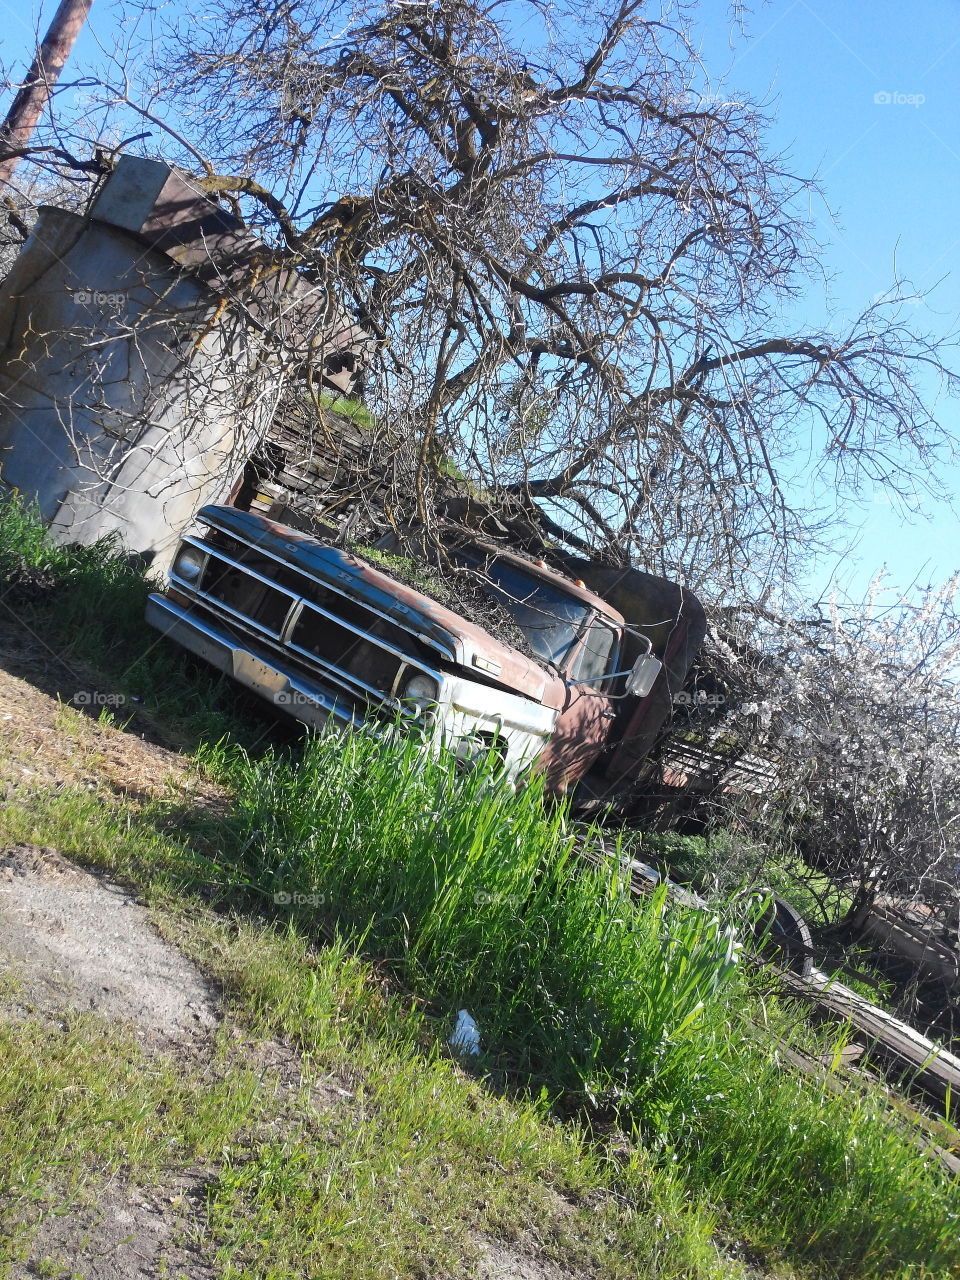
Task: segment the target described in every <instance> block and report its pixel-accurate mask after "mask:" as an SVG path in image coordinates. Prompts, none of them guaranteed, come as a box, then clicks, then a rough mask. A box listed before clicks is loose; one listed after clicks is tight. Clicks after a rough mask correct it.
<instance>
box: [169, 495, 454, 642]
mask: <svg viewBox="0 0 960 1280" xmlns="http://www.w3.org/2000/svg"><path fill="white" fill-rule="evenodd" d="M198 520H199V523H200V524H202V525H205V526H206V527H207V528H208V529H213V530H214V531H215V532H216V533H219V534H220V535H221V536H222V537H224V538H229V539H230V540H231V541H232V542H239V543H240V544H241V545H242V546H246V547H249V548H250V550H251V551H255V552H256V553H257V555H260V556H265V557H266V558H267V559H268V560H273V561H275V562H276V563H277V564H279V565H282V566H283V567H284V568H285V569H288V570H289V571H290V572H291V573H296V574H299V576H300V577H301V578H306V579H307V580H308V581H311V580H312V581H314V582H318V583H320V584H321V585H322V586H324V587H325V588H326V589H327V590H328V591H333V592H334V593H335V594H336V595H338V596H343V598H344V599H345V600H352V601H353V602H354V603H355V604H356V603H359V604H362V605H363V608H364V609H367V610H369V612H370V613H373V614H376V616H377V617H378V618H382V619H383V621H384V622H390V623H392V624H393V626H395V627H398V628H399V629H400V630H401V631H406V632H407V634H408V635H411V636H413V637H414V638H415V639H417V640H422V641H423V643H424V644H426V645H429V647H430V648H431V649H437V650H439V651H440V653H442V654H443V656H444V657H445V658H450V659H451V660H455V659H456V656H457V655H456V651H455V650H454V649H453V648H452V647H451V646H449V645H445V644H442V643H441V642H440V641H438V640H436V639H435V638H434V637H433V636H429V635H427V634H425V633H424V632H422V631H414V630H413V628H412V627H411V626H410V625H409V624H408V623H404V622H400V621H398V620H397V619H396V618H395V617H394V616H393V615H392V614H389V613H384V611H383V610H382V609H378V608H377V607H376V605H373V604H370V603H368V602H367V601H366V600H360V601H358V600H357V597H356V596H353V595H351V594H350V592H349V591H347V590H345V589H344V588H343V587H338V586H337V584H336V583H335V582H333V581H331V580H330V579H329V578H320V577H315V578H312V579H311V575H310V573H309V571H308V570H306V569H302V568H301V567H300V566H299V565H296V564H293V563H292V562H291V561H290V560H285V559H284V558H283V556H278V555H276V554H275V553H274V552H272V551H267V550H266V548H264V547H260V546H258V545H257V543H255V542H244V541H243V539H242V538H240V537H238V536H237V534H235V533H231V532H230V530H229V529H221V528H220V526H219V525H217V524H214V523H213V521H212V520H206V519H203V518H201V517H198ZM181 541H183V542H189V543H190V545H191V546H195V547H200V548H202V550H204V551H213V550H215V548H214V547H213V546H212V544H211V543H209V542H204V541H203V540H202V539H201V538H195V537H192V536H189V535H188V536H186V537H184V538H182V539H181ZM218 554H219V555H220V556H224V555H225V553H224V552H219V553H218ZM226 558H229V557H226ZM233 563H234V564H236V561H233ZM237 568H238V569H242V568H243V565H242V564H237ZM177 581H178V582H179V581H180V579H179V578H178V579H177ZM307 603H309V601H308V602H307Z"/></svg>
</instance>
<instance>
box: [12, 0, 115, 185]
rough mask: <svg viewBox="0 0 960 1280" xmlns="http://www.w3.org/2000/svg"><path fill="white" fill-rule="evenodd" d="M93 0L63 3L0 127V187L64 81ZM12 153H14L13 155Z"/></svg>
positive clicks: (63, 0)
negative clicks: (61, 75) (73, 50)
mask: <svg viewBox="0 0 960 1280" xmlns="http://www.w3.org/2000/svg"><path fill="white" fill-rule="evenodd" d="M92 4H93V0H60V6H59V8H58V9H57V12H56V13H55V14H54V15H53V21H52V22H51V23H50V29H49V30H48V31H47V34H46V35H45V36H44V38H43V43H42V44H41V45H40V48H39V49H38V50H37V54H36V57H35V58H34V60H33V62H32V63H31V64H30V70H29V71H28V72H27V75H26V78H25V80H24V82H23V85H22V86H21V88H20V90H19V91H18V93H17V96H16V97H15V98H14V100H13V105H12V106H11V107H10V110H9V111H8V112H7V116H6V119H5V120H4V122H3V124H2V125H0V184H3V183H7V184H9V182H10V179H11V177H12V175H13V171H14V169H15V167H16V164H17V161H18V160H19V159H20V156H19V155H18V154H16V153H18V152H20V151H22V150H23V149H24V148H25V147H26V145H27V143H28V142H29V141H30V138H31V136H32V134H33V131H34V129H35V128H36V125H37V121H38V120H39V119H40V116H41V113H42V112H43V108H44V107H45V106H46V105H47V102H48V101H49V98H50V93H51V90H52V89H53V86H54V85H55V84H56V83H57V80H58V79H59V78H60V72H61V71H62V70H63V67H64V63H65V62H66V61H67V58H69V56H70V51H71V49H72V48H73V46H74V44H75V42H76V39H77V36H78V35H79V34H80V29H81V28H82V26H83V24H84V22H86V20H87V14H88V13H89V12H90V7H91V5H92ZM10 152H14V154H13V155H10V154H9V153H10Z"/></svg>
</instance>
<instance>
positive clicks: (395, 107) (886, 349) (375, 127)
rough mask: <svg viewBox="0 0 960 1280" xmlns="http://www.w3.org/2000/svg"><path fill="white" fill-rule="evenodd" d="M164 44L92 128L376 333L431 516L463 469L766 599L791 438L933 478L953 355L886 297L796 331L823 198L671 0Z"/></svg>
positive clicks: (486, 488)
mask: <svg viewBox="0 0 960 1280" xmlns="http://www.w3.org/2000/svg"><path fill="white" fill-rule="evenodd" d="M155 49H157V50H158V52H157V53H156V56H154V58H153V63H152V66H151V67H150V68H149V69H148V70H146V71H145V72H144V74H143V75H141V76H140V77H139V80H137V81H134V80H133V79H132V72H131V70H130V68H129V67H128V68H126V69H123V68H119V67H118V68H114V73H110V72H109V71H108V72H105V73H102V74H101V75H100V77H99V79H100V98H99V102H100V105H101V108H102V110H103V111H105V112H106V113H107V114H106V115H105V116H104V117H103V119H104V121H108V120H109V121H113V124H112V125H111V127H112V128H113V129H114V134H113V136H114V137H116V136H117V134H122V133H123V132H124V130H125V129H127V130H130V129H133V128H134V127H135V126H134V124H133V121H137V122H138V123H139V124H140V125H141V126H143V127H147V126H149V127H151V128H153V129H154V131H155V132H156V131H157V130H160V131H165V138H164V147H165V149H167V150H168V151H170V152H171V153H172V154H176V155H177V156H178V157H179V159H180V160H181V161H182V162H183V163H184V164H185V165H187V166H188V167H190V168H192V169H193V170H194V171H195V172H196V173H197V174H198V175H199V177H200V180H201V183H202V185H203V187H204V189H205V190H207V191H208V192H210V193H212V194H215V195H216V196H217V197H219V198H220V199H222V200H224V201H225V202H227V203H228V204H229V205H230V206H231V207H232V208H233V209H234V211H235V212H237V213H238V214H240V215H241V216H242V217H243V218H244V219H245V220H246V221H247V222H248V223H250V224H251V225H253V226H255V227H256V228H257V229H258V230H259V231H260V232H261V234H262V235H264V237H265V238H266V239H267V241H268V242H269V243H270V244H271V246H272V248H273V251H274V253H275V255H276V259H277V260H278V261H279V262H282V263H284V264H288V265H290V266H293V267H295V268H296V269H297V270H298V271H301V272H303V273H305V274H306V275H308V276H309V277H311V278H313V279H314V280H315V281H316V282H317V283H318V284H320V285H322V286H323V288H324V289H325V290H326V291H327V292H328V293H329V295H330V296H337V297H340V298H342V299H343V300H344V301H345V302H347V303H348V304H349V305H350V306H351V308H352V309H353V310H354V312H355V314H356V315H357V316H358V317H359V319H360V320H361V322H362V323H363V325H364V326H365V327H366V328H367V329H368V330H369V331H370V332H372V333H373V334H374V335H375V336H376V339H377V341H378V343H379V348H380V353H379V357H378V358H377V359H376V360H375V361H374V362H373V364H372V367H371V369H370V371H369V374H368V377H367V399H368V403H369V404H370V406H371V407H372V408H373V410H374V411H375V412H376V414H377V415H378V416H379V418H380V420H381V421H382V422H383V423H385V424H386V425H387V429H388V430H389V432H390V433H391V438H392V439H393V440H394V441H395V443H396V445H397V450H396V462H397V464H398V465H399V466H400V468H401V469H402V471H403V486H402V487H403V489H404V490H405V491H406V492H407V493H408V494H412V495H414V496H413V498H412V499H409V501H415V502H416V504H417V506H418V509H419V510H418V514H419V516H420V517H421V518H422V519H424V520H427V521H428V520H429V518H430V515H431V512H432V509H433V500H434V498H435V496H436V493H437V489H438V486H442V485H445V484H448V483H449V478H450V474H451V471H452V470H454V469H455V468H458V469H459V470H460V472H462V473H463V474H464V475H465V476H466V477H467V478H468V479H469V480H470V481H471V482H472V484H473V486H474V491H476V490H477V489H480V490H481V491H482V492H483V493H484V494H485V495H488V496H489V495H494V494H495V495H497V498H498V500H499V501H501V503H503V504H505V505H506V506H508V507H512V508H513V509H514V511H516V512H519V513H521V514H522V515H523V517H524V518H525V519H526V520H527V521H528V522H530V523H532V525H533V526H534V527H535V528H537V529H539V531H540V533H541V534H542V535H544V536H548V537H550V538H554V539H559V540H560V541H562V542H563V543H565V544H566V545H567V546H570V547H573V548H575V549H577V550H580V551H582V550H590V551H591V552H593V553H597V554H599V555H600V556H602V557H603V558H605V559H607V560H608V561H610V562H611V563H615V564H617V563H628V562H634V563H639V564H642V565H644V566H647V567H651V568H655V569H659V570H661V571H666V572H668V573H670V574H672V575H675V576H679V577H680V578H681V579H682V580H684V581H687V582H690V583H693V584H696V585H699V586H701V587H704V586H706V587H707V588H708V589H713V590H718V591H719V590H721V589H734V590H741V589H747V590H749V591H751V592H752V593H758V592H760V591H762V590H763V589H764V588H765V587H769V586H770V585H771V584H772V583H775V582H778V581H779V580H780V577H781V576H782V574H783V571H784V567H785V564H786V563H787V561H788V558H789V555H790V554H791V553H796V552H797V550H798V548H800V547H802V546H804V545H806V546H809V545H811V543H810V539H811V535H812V533H813V532H814V530H815V528H816V521H815V520H814V519H813V518H812V517H811V516H810V515H809V514H808V513H805V512H803V511H800V510H797V509H796V508H795V507H793V506H791V503H790V502H789V500H788V498H787V496H786V495H785V492H784V476H785V473H786V471H787V469H788V468H789V467H790V466H791V458H792V454H793V453H794V451H795V450H796V449H797V447H798V441H799V440H800V439H801V438H804V439H805V440H812V442H813V454H814V465H815V466H817V467H819V468H820V469H821V470H822V472H823V473H824V474H825V475H827V476H828V477H829V478H830V479H831V480H832V481H833V482H834V483H835V484H836V486H837V487H838V489H839V490H840V491H841V492H846V493H850V494H855V493H856V492H857V491H858V490H859V489H860V488H861V487H862V486H864V485H868V486H869V487H871V488H874V487H876V486H878V485H885V486H889V487H891V488H892V489H893V490H895V491H900V492H902V493H903V494H907V493H909V492H913V491H915V489H916V487H917V484H918V480H917V474H919V475H920V476H921V479H920V481H919V483H920V484H921V486H922V485H923V484H924V483H926V484H928V485H930V486H935V484H936V482H935V480H934V478H933V471H932V470H931V469H930V466H929V464H930V463H931V461H932V460H934V459H935V458H936V456H937V455H938V452H939V451H940V450H942V449H944V448H945V447H947V446H948V444H949V442H948V441H947V440H946V439H945V436H944V433H943V431H942V430H941V428H940V427H939V425H938V424H937V422H936V421H935V420H934V419H933V418H932V416H931V414H930V413H929V412H928V410H927V409H926V407H925V405H924V403H923V400H922V399H921V397H920V395H919V394H918V392H917V389H916V388H917V384H918V379H919V378H920V377H921V376H923V375H926V374H929V373H930V372H932V373H933V374H935V375H946V369H945V368H944V364H943V359H942V357H941V352H940V350H939V349H938V347H937V345H936V344H934V343H932V342H929V341H927V340H926V339H924V338H923V337H922V336H920V335H917V334H915V333H914V332H913V331H912V330H911V329H910V327H909V326H908V324H907V323H905V321H904V318H903V314H902V310H901V307H900V303H901V302H902V295H901V294H900V293H899V292H898V291H897V290H896V289H895V290H894V291H893V292H892V293H891V295H890V296H889V298H887V299H885V300H882V301H878V302H875V303H873V304H872V305H871V306H869V307H868V308H867V309H866V310H865V311H864V313H863V315H862V316H860V317H859V319H857V320H856V321H855V322H854V323H853V324H852V325H850V326H848V327H847V328H846V329H845V330H843V331H840V332H829V331H827V330H824V331H820V332H804V333H791V332H785V331H784V329H783V327H782V323H781V320H780V314H779V313H780V309H781V305H782V303H783V302H784V300H788V299H790V298H792V297H795V296H796V295H797V294H798V293H799V292H800V291H801V290H803V289H804V288H805V287H807V285H808V283H809V280H810V278H811V276H812V275H815V273H816V246H815V245H814V244H813V243H812V242H811V239H810V236H809V233H808V228H807V226H806V225H805V223H804V220H803V218H802V217H801V216H800V214H799V212H798V210H799V208H800V201H801V198H807V197H808V196H809V194H810V192H811V191H812V190H813V188H812V186H811V184H810V183H809V182H807V181H805V180H803V179H801V178H798V177H797V176H795V175H794V174H793V173H792V172H791V171H790V169H789V166H788V165H787V164H786V163H785V162H784V161H783V160H782V159H781V158H779V157H777V156H775V155H772V154H770V153H769V152H768V150H767V148H766V144H765V142H764V128H765V120H764V117H763V114H762V112H761V111H760V110H758V109H757V108H756V107H755V106H754V105H752V104H751V103H749V102H746V101H743V100H737V99H734V98H731V99H730V100H726V101H725V100H723V99H722V98H720V97H718V96H716V95H713V94H711V95H710V96H709V97H704V96H703V95H702V94H701V93H700V92H699V90H700V88H702V87H704V86H705V84H706V81H705V77H704V74H703V71H702V68H700V66H699V64H698V61H697V57H696V54H695V52H694V50H693V48H692V47H691V44H690V42H689V40H688V37H687V35H686V32H685V29H684V25H683V20H682V15H681V16H677V14H676V12H675V11H674V10H672V9H670V8H668V7H667V6H664V8H663V9H660V8H658V7H656V6H650V5H647V4H642V3H640V0H604V3H602V4H601V5H600V6H599V7H598V8H597V9H595V10H592V11H590V12H589V13H587V14H583V13H581V12H580V10H579V7H578V6H574V5H573V4H572V3H568V2H567V0H561V2H560V3H557V4H550V5H547V4H542V3H539V2H538V0H518V3H517V4H515V5H511V6H510V7H509V9H507V8H504V7H503V6H501V5H499V4H497V3H489V4H488V3H484V2H483V0H429V2H428V0H402V2H401V0H395V2H394V0H390V2H387V3H383V4H377V5H367V4H363V5H356V6H355V5H353V4H351V3H350V2H349V0H289V2H285V3H282V4H279V5H277V4H275V3H273V2H272V0H271V2H270V3H267V2H266V0H254V3H252V4H250V3H246V2H245V3H243V4H239V3H237V2H236V0H221V3H220V4H219V5H214V6H211V7H210V8H209V10H208V13H207V15H206V16H204V17H202V18H199V19H198V18H196V17H194V16H193V15H192V14H191V16H190V18H189V31H188V30H187V29H186V28H184V30H183V31H181V32H177V31H173V32H171V33H168V34H167V37H166V38H165V39H164V38H161V37H156V36H153V35H152V36H151V44H150V47H149V50H148V51H149V52H153V51H154V50H155ZM118 121H122V122H123V123H122V127H121V124H120V123H117V122H118ZM63 128H64V130H65V131H66V132H65V134H64V135H63V136H62V137H61V143H64V142H65V141H68V140H69V138H68V137H67V135H68V134H69V122H65V123H64V125H63ZM155 142H156V139H154V142H153V143H152V144H151V145H155ZM451 463H452V464H454V467H451ZM903 476H907V477H908V478H907V479H905V480H903V481H901V477H903ZM923 477H926V480H924V479H923Z"/></svg>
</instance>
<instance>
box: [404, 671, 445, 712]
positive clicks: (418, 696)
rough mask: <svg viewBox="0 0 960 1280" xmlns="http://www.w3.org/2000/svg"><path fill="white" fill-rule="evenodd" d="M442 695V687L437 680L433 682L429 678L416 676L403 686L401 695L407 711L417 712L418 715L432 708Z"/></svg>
mask: <svg viewBox="0 0 960 1280" xmlns="http://www.w3.org/2000/svg"><path fill="white" fill-rule="evenodd" d="M439 693H440V686H439V685H438V684H437V682H436V680H431V678H430V677H429V676H425V675H415V676H414V677H413V679H412V680H408V681H407V683H406V684H405V685H404V686H403V691H402V693H401V694H400V700H401V702H402V703H403V704H404V706H405V707H406V708H407V710H410V711H415V712H416V714H417V715H423V713H424V712H425V711H426V710H427V709H428V707H432V706H433V705H434V703H435V702H436V701H437V697H438V696H439Z"/></svg>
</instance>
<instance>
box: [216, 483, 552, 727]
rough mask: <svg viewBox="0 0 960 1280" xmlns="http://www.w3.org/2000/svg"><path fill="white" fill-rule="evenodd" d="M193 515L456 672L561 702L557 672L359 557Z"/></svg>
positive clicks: (290, 533)
mask: <svg viewBox="0 0 960 1280" xmlns="http://www.w3.org/2000/svg"><path fill="white" fill-rule="evenodd" d="M197 520H198V521H199V522H200V524H203V525H207V526H208V527H210V528H213V529H219V530H220V531H221V532H223V533H226V534H229V535H230V536H231V537H234V538H238V539H240V540H241V541H243V542H246V543H249V544H251V545H253V546H255V547H256V548H257V550H258V551H262V552H263V553H264V555H267V556H271V557H273V558H274V559H276V560H280V561H282V562H283V563H284V564H288V565H290V567H291V568H294V569H299V570H300V572H301V573H304V574H307V575H309V576H310V577H312V578H317V579H318V580H320V581H322V582H325V583H328V584H329V585H330V586H332V587H334V588H336V589H337V590H339V591H342V592H344V593H345V594H346V595H349V596H350V597H352V598H353V599H355V600H360V601H362V602H363V603H364V604H365V605H367V606H369V607H370V608H371V609H375V610H377V611H378V612H379V613H382V614H384V615H385V616H386V617H388V618H390V620H391V621H392V622H395V623H396V624H397V625H398V626H400V627H403V628H404V629H405V630H406V631H409V632H410V634H411V635H413V636H415V637H416V638H417V639H419V640H421V641H422V642H423V643H424V644H427V645H429V646H430V647H431V648H433V649H435V650H437V651H438V652H439V653H441V654H442V655H443V656H444V657H445V658H447V659H449V660H450V661H453V662H455V663H456V664H457V665H458V666H460V667H461V668H462V669H463V674H465V675H470V676H472V677H473V678H474V679H478V680H480V681H481V682H483V683H490V682H493V683H496V684H498V685H501V686H503V687H504V688H506V689H509V690H511V691H512V692H514V693H519V694H522V695H523V696H524V697H527V698H533V699H535V700H536V701H537V702H543V703H545V704H546V705H548V706H551V707H559V706H562V705H563V698H564V695H565V692H566V686H565V685H564V683H563V680H562V679H561V678H560V676H558V675H557V674H556V673H554V672H552V671H548V670H547V669H546V668H545V667H542V666H540V664H539V663H537V662H534V661H533V660H532V659H531V658H528V657H526V656H525V655H524V654H522V653H520V652H519V651H518V650H516V649H514V648H512V647H511V646H510V645H506V644H503V642H502V641H500V640H497V639H496V637H495V636H492V635H491V634H490V633H489V632H488V631H485V630H484V629H483V628H482V627H478V626H475V625H474V624H473V623H472V622H468V621H467V619H466V618H463V617H461V616H460V614H458V613H454V611H453V610H452V609H447V608H445V607H444V606H443V605H441V604H437V602H436V601H435V600H431V599H430V598H429V597H428V596H425V595H422V594H421V593H420V592H419V591H416V590H415V589H414V588H413V587H408V586H407V585H406V584H405V583H403V582H398V581H397V580H396V579H395V578H391V577H390V576H389V575H388V574H386V573H381V572H380V570H378V569H375V568H374V567H373V566H372V565H370V564H368V563H367V562H366V561H365V560H361V559H360V558H359V557H358V556H354V555H351V554H350V552H348V551H343V550H341V549H340V548H338V547H331V546H328V545H326V544H325V543H323V542H319V541H318V540H317V539H316V538H313V537H311V536H310V535H309V534H306V533H301V532H300V531H299V530H297V529H291V528H289V527H288V526H287V525H283V524H277V523H276V521H273V520H267V519H266V518H265V517H264V516H259V515H255V514H254V513H253V512H250V511H238V510H237V509H236V508H235V507H220V506H215V507H214V506H211V507H203V508H202V509H201V510H200V512H199V513H198V515H197Z"/></svg>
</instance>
